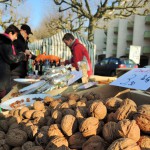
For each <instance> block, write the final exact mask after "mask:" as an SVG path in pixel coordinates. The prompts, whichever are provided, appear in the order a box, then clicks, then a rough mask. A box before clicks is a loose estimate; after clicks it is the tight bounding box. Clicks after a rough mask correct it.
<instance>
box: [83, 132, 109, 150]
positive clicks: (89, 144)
mask: <svg viewBox="0 0 150 150" xmlns="http://www.w3.org/2000/svg"><path fill="white" fill-rule="evenodd" d="M106 148H107V143H106V142H105V140H104V139H102V138H101V137H100V136H98V135H94V136H92V137H90V138H89V139H88V140H87V141H86V142H85V143H84V144H83V145H82V150H106Z"/></svg>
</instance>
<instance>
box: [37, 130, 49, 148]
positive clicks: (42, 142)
mask: <svg viewBox="0 0 150 150" xmlns="http://www.w3.org/2000/svg"><path fill="white" fill-rule="evenodd" d="M48 142H49V137H48V135H47V132H45V131H40V132H38V134H37V135H36V137H35V143H36V145H38V146H42V147H43V148H45V147H46V145H47V144H48Z"/></svg>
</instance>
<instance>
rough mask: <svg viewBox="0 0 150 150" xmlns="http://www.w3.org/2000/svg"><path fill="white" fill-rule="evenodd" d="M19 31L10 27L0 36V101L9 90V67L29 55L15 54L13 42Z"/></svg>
mask: <svg viewBox="0 0 150 150" xmlns="http://www.w3.org/2000/svg"><path fill="white" fill-rule="evenodd" d="M18 33H19V29H18V28H17V27H16V26H14V25H10V26H8V27H7V28H6V30H5V33H3V34H0V100H1V98H3V97H4V96H5V95H6V94H7V93H8V92H9V91H10V90H11V85H10V79H11V69H10V65H11V64H14V63H18V62H20V61H22V60H24V59H25V58H26V55H29V54H30V51H28V50H26V51H25V52H20V53H18V54H17V53H16V51H15V48H14V45H13V41H14V40H15V39H17V34H18Z"/></svg>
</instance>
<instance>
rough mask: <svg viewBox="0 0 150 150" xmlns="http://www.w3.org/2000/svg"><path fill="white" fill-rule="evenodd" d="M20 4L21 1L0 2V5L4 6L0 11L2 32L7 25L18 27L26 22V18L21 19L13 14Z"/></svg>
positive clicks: (8, 0) (6, 0)
mask: <svg viewBox="0 0 150 150" xmlns="http://www.w3.org/2000/svg"><path fill="white" fill-rule="evenodd" d="M21 2H23V0H15V1H14V0H1V1H0V3H2V4H4V6H3V7H1V9H0V26H1V28H2V29H3V30H5V29H6V27H7V26H8V25H9V24H14V25H16V26H18V25H20V24H22V23H27V22H28V17H22V16H19V15H18V14H17V13H15V10H16V7H17V6H19V4H20V3H21Z"/></svg>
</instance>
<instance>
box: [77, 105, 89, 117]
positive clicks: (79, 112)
mask: <svg viewBox="0 0 150 150" xmlns="http://www.w3.org/2000/svg"><path fill="white" fill-rule="evenodd" d="M75 112H76V118H87V116H88V111H87V108H86V107H77V108H76V110H75Z"/></svg>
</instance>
